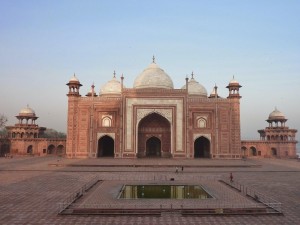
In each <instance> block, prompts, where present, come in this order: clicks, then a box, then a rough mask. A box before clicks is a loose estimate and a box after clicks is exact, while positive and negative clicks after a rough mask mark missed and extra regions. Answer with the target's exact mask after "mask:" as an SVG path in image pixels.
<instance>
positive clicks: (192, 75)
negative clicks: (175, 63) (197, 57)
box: [191, 71, 194, 79]
mask: <svg viewBox="0 0 300 225" xmlns="http://www.w3.org/2000/svg"><path fill="white" fill-rule="evenodd" d="M191 79H194V71H192V78H191Z"/></svg>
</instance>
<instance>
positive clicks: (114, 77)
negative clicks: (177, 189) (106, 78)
mask: <svg viewBox="0 0 300 225" xmlns="http://www.w3.org/2000/svg"><path fill="white" fill-rule="evenodd" d="M114 78H116V71H115V70H114Z"/></svg>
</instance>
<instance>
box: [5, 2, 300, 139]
mask: <svg viewBox="0 0 300 225" xmlns="http://www.w3.org/2000/svg"><path fill="white" fill-rule="evenodd" d="M299 24H300V1H298V0H295V1H292V0H287V1H282V0H281V1H276V0H269V1H267V0H265V1H264V0H259V1H255V0H248V1H247V0H244V1H238V0H236V1H226V0H222V1H221V0H220V1H214V0H207V1H201V0H197V1H189V0H185V1H183V0H182V1H176V0H169V1H167V0H165V1H164V0H159V1H156V0H151V1H140V0H136V1H133V0H132V1H130V0H126V1H121V0H120V1H112V0H107V1H100V0H99V1H92V0H87V1H76V0H70V1H58V0H57V1H54V0H51V1H50V0H49V1H46V0H43V1H40V0H35V1H33V0H26V1H22V0H19V1H17V0H6V1H5V0H0V81H1V89H0V94H1V99H0V105H1V110H0V113H3V114H5V115H7V116H8V118H9V121H8V124H14V123H16V119H15V118H14V116H15V115H17V114H18V112H19V111H20V109H21V108H24V107H26V105H27V104H29V105H30V107H31V108H33V109H34V110H35V111H36V114H37V115H38V116H39V117H40V118H39V119H38V121H37V122H38V124H39V125H40V126H46V127H49V128H54V129H56V130H59V131H63V132H65V131H66V114H67V97H66V93H67V91H68V88H67V86H65V84H66V83H67V82H68V80H69V79H70V77H71V76H72V74H73V73H74V72H75V73H76V75H77V77H78V78H79V80H80V82H81V83H82V84H83V87H82V88H81V94H82V95H85V94H86V93H87V91H88V90H89V89H90V85H91V84H92V83H93V82H95V85H96V90H97V92H99V90H100V87H101V86H102V85H103V84H105V83H106V82H107V81H108V80H110V79H111V78H112V73H113V71H114V70H116V73H117V76H118V77H119V76H120V75H121V73H123V74H124V76H125V85H126V86H127V87H132V85H133V81H134V79H135V77H136V76H137V75H138V74H139V73H140V72H142V70H143V69H144V68H145V67H147V66H148V65H149V63H151V58H152V55H153V54H154V55H155V57H156V62H157V64H158V65H159V66H160V67H161V68H163V69H164V70H165V71H166V72H167V73H168V74H169V75H170V76H171V78H172V79H173V82H174V86H175V87H176V88H181V87H182V86H183V85H184V83H185V77H186V75H187V74H191V72H192V71H194V73H195V78H196V80H197V81H199V83H201V84H202V85H204V86H205V87H206V89H207V91H208V92H209V93H210V92H211V90H212V87H213V86H214V84H215V83H216V84H217V86H218V87H219V93H220V94H221V96H223V97H227V94H228V91H227V89H226V88H225V87H226V86H227V84H228V82H229V81H230V80H231V79H232V76H233V75H235V78H236V79H237V80H238V81H239V82H240V84H241V85H242V86H243V88H242V89H241V91H240V94H241V95H242V96H243V98H242V99H241V122H242V123H241V125H242V127H241V128H242V138H243V139H253V138H254V139H257V138H258V137H259V135H258V133H257V130H258V129H262V128H264V127H266V126H267V123H266V122H265V120H266V119H267V117H268V115H269V113H270V112H271V111H273V109H274V107H275V106H277V108H278V109H279V110H280V111H282V112H283V113H284V114H285V115H286V117H287V118H288V119H289V120H288V122H287V125H288V126H290V127H292V128H296V129H298V130H300V120H299V115H300V104H299V99H298V96H299V94H298V92H299V91H300V74H299V73H300V29H299V27H300V25H299Z"/></svg>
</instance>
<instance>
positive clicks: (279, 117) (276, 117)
mask: <svg viewBox="0 0 300 225" xmlns="http://www.w3.org/2000/svg"><path fill="white" fill-rule="evenodd" d="M268 119H269V120H285V115H284V114H283V113H282V112H280V111H279V110H278V109H277V108H276V107H275V109H274V111H273V112H271V113H270V114H269V118H268Z"/></svg>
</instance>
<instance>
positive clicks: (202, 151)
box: [194, 136, 211, 158]
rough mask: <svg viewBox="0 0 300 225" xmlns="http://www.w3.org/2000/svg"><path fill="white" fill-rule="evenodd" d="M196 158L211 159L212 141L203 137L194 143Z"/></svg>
mask: <svg viewBox="0 0 300 225" xmlns="http://www.w3.org/2000/svg"><path fill="white" fill-rule="evenodd" d="M194 158H211V152H210V141H209V139H208V138H206V137H204V136H201V137H198V138H197V139H196V140H195V142H194Z"/></svg>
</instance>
